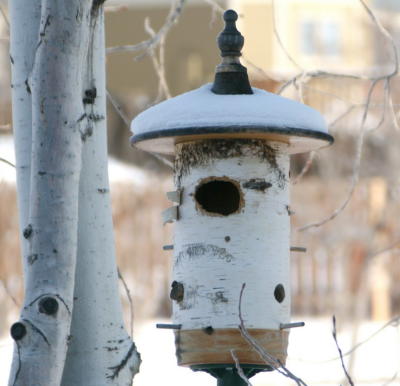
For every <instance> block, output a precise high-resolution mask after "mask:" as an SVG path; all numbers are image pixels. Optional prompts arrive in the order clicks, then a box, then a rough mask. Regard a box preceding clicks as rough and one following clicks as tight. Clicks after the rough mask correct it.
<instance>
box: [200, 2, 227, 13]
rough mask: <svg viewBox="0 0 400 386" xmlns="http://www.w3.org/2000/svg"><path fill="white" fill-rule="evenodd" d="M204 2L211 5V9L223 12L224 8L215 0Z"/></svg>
mask: <svg viewBox="0 0 400 386" xmlns="http://www.w3.org/2000/svg"><path fill="white" fill-rule="evenodd" d="M204 2H205V3H207V4H209V5H211V7H212V8H213V10H215V11H217V12H219V13H224V12H225V9H224V8H223V7H221V6H220V5H219V4H218V3H217V2H216V1H215V0H204Z"/></svg>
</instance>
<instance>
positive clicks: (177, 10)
mask: <svg viewBox="0 0 400 386" xmlns="http://www.w3.org/2000/svg"><path fill="white" fill-rule="evenodd" d="M185 3H186V0H178V1H177V2H176V4H175V6H174V7H173V9H172V11H171V12H170V13H169V15H168V16H167V18H166V20H165V23H164V25H163V26H162V27H161V28H160V29H159V31H158V32H157V33H156V34H155V35H154V36H153V37H151V38H150V39H148V40H144V41H142V42H141V43H138V44H134V45H126V46H117V47H109V48H107V50H106V52H107V54H112V53H114V52H140V51H147V52H148V51H149V50H151V49H154V48H155V47H157V45H158V44H159V43H160V41H161V38H162V37H165V36H166V35H167V34H168V32H169V30H170V29H171V28H172V27H173V26H174V25H175V24H176V22H177V21H178V19H179V16H180V15H181V13H182V10H183V7H184V5H185Z"/></svg>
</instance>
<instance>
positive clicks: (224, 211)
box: [131, 10, 333, 376]
mask: <svg viewBox="0 0 400 386" xmlns="http://www.w3.org/2000/svg"><path fill="white" fill-rule="evenodd" d="M224 20H225V23H226V25H225V29H224V30H223V31H222V33H221V34H220V36H219V37H218V44H219V47H220V50H221V56H222V62H221V64H220V65H218V67H217V69H216V75H215V81H214V83H213V84H206V85H204V86H202V87H200V88H198V89H196V90H193V91H190V92H188V93H185V94H183V95H180V96H177V97H175V98H172V99H169V100H167V101H164V102H162V103H160V104H158V105H156V106H153V107H151V108H149V109H148V110H146V111H144V112H142V113H141V114H139V115H138V116H137V117H136V118H135V119H134V120H133V121H132V131H133V133H134V134H133V137H132V139H131V141H132V143H133V144H134V145H135V146H137V147H138V148H140V149H142V150H146V151H149V152H154V153H160V154H165V155H169V156H174V159H175V163H174V179H175V186H176V190H175V191H174V192H169V193H168V197H169V198H170V200H171V201H172V202H173V205H172V206H171V207H170V208H169V209H168V210H167V211H166V212H164V222H171V221H175V222H176V224H175V234H174V243H173V246H172V247H171V249H172V248H173V272H172V284H171V294H170V297H171V299H172V302H173V315H172V319H173V325H171V326H172V328H174V329H175V331H174V333H175V337H176V355H177V360H178V364H179V365H181V366H189V367H191V368H193V369H202V370H207V371H210V372H212V371H214V370H210V369H229V368H232V364H233V363H234V362H233V359H232V354H231V350H232V349H233V350H234V352H235V355H236V357H237V359H238V360H239V362H240V364H241V365H242V366H245V367H246V366H247V368H250V369H253V370H254V369H265V368H268V365H267V364H266V363H265V361H263V360H262V359H261V358H260V357H259V355H258V354H257V353H256V352H255V351H254V350H253V349H252V348H251V347H250V346H249V345H248V343H247V342H246V341H245V340H244V338H243V337H242V336H241V333H240V331H239V329H238V325H239V324H240V320H239V295H240V293H241V289H242V286H243V284H245V291H244V292H243V296H242V298H241V304H240V305H241V316H242V319H243V323H244V325H245V327H246V329H247V330H248V332H249V333H250V334H251V335H252V336H253V337H254V338H255V339H256V340H257V341H258V343H259V344H260V345H261V346H262V347H263V348H264V349H265V350H266V351H267V352H268V353H270V354H271V355H272V356H274V357H275V358H277V359H278V360H280V361H281V362H282V363H285V360H286V353H287V344H288V333H289V327H290V326H291V324H290V322H291V320H290V259H289V254H290V244H289V241H290V219H289V216H290V209H289V189H288V182H289V158H290V155H291V154H295V153H301V152H307V151H310V150H313V149H317V148H319V147H322V146H326V145H327V144H330V143H331V142H333V138H332V137H331V136H330V135H329V134H328V132H327V127H326V124H325V122H324V119H323V118H322V116H321V115H320V114H319V113H318V112H317V111H315V110H313V109H312V108H310V107H308V106H305V105H303V104H301V103H298V102H295V101H292V100H289V99H286V98H283V97H280V96H278V95H275V94H271V93H269V92H266V91H264V90H260V89H257V88H252V87H251V86H250V84H249V80H248V76H247V70H246V68H245V67H244V66H242V65H241V64H240V61H239V57H240V55H241V53H240V52H241V49H242V47H243V43H244V39H243V36H242V35H241V34H240V32H239V31H238V30H237V29H236V26H235V22H236V20H237V14H236V13H235V12H234V11H232V10H230V11H227V12H225V14H224ZM214 375H215V374H214ZM216 376H219V375H216Z"/></svg>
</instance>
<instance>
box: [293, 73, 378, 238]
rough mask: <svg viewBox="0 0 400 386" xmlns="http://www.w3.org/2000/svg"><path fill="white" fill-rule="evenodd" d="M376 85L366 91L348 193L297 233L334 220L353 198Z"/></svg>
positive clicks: (373, 84) (374, 82)
mask: <svg viewBox="0 0 400 386" xmlns="http://www.w3.org/2000/svg"><path fill="white" fill-rule="evenodd" d="M377 83H378V80H375V81H373V82H372V83H371V86H370V88H369V91H368V95H367V101H366V103H365V108H364V113H363V116H362V119H361V125H360V134H359V136H358V140H357V144H356V155H355V159H354V164H353V173H352V178H351V183H350V188H349V191H348V193H347V195H346V197H345V199H344V201H343V202H342V204H341V205H340V206H339V207H338V208H336V209H335V210H334V211H333V212H332V213H331V214H330V215H329V216H328V217H326V218H324V219H323V220H320V221H317V222H314V223H311V224H307V225H305V226H302V227H300V228H298V231H299V232H303V231H305V230H307V229H310V228H317V227H320V226H322V225H325V224H326V223H328V222H329V221H331V220H333V219H334V218H336V217H337V216H338V215H339V214H340V213H341V212H342V211H343V210H344V209H345V208H346V207H347V205H348V203H349V202H350V200H351V198H352V197H353V193H354V191H355V189H356V186H357V183H358V179H359V175H360V165H361V158H362V149H363V144H364V137H365V132H366V130H365V122H366V120H367V117H368V112H369V104H370V102H371V96H372V93H373V91H374V89H375V86H376V85H377Z"/></svg>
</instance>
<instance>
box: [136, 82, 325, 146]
mask: <svg viewBox="0 0 400 386" xmlns="http://www.w3.org/2000/svg"><path fill="white" fill-rule="evenodd" d="M211 87H212V85H211V84H206V85H204V86H202V87H200V88H198V89H196V90H193V91H190V92H187V93H185V94H182V95H179V96H177V97H175V98H172V99H169V100H167V101H164V102H162V103H160V104H158V105H155V106H153V107H150V108H149V109H147V110H146V111H144V112H142V113H140V114H139V115H138V116H137V117H136V118H135V119H134V120H133V121H132V123H131V130H132V132H133V133H134V136H133V142H134V143H138V142H141V141H144V140H149V139H152V140H153V141H152V142H153V145H154V144H155V145H157V143H156V140H155V138H157V139H161V140H159V141H158V142H161V141H162V138H163V137H168V136H169V137H178V136H182V135H189V133H188V132H187V129H189V128H191V129H192V131H191V132H190V135H191V136H195V135H196V130H199V131H198V132H199V133H200V131H201V129H204V128H207V129H208V130H207V133H208V134H210V133H213V132H214V133H218V134H221V132H223V131H224V130H223V128H226V129H227V130H228V128H231V127H236V128H238V130H240V128H241V127H243V128H245V127H246V128H253V131H252V132H253V133H254V132H255V133H262V134H265V133H266V132H269V133H272V132H274V133H278V134H280V135H282V137H283V136H285V138H290V137H299V136H300V137H310V138H311V139H309V138H304V139H303V147H302V149H301V150H302V151H305V150H303V148H304V149H306V150H307V146H304V144H305V143H306V140H307V141H309V142H310V141H312V138H318V141H319V142H321V141H322V144H326V142H331V139H330V138H331V137H329V135H328V128H327V125H326V123H325V121H324V118H323V117H322V115H321V114H320V113H319V112H318V111H316V110H314V109H312V108H311V107H309V106H306V105H304V104H302V103H299V102H296V101H293V100H291V99H287V98H283V97H281V96H279V95H276V94H272V93H269V92H267V91H264V90H260V89H257V88H253V92H254V94H252V95H217V94H214V93H213V92H212V91H211ZM221 128H222V129H221ZM185 130H186V131H185ZM203 132H204V130H203ZM243 136H244V135H242V137H243ZM164 142H165V141H164ZM141 145H142V144H140V147H142V148H143V149H145V150H148V148H146V147H145V146H141ZM320 146H321V143H319V145H318V146H316V144H315V143H314V146H310V147H311V148H315V147H320ZM150 150H152V151H154V148H153V149H150ZM155 151H160V152H163V150H162V149H161V150H160V149H156V150H155Z"/></svg>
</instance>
